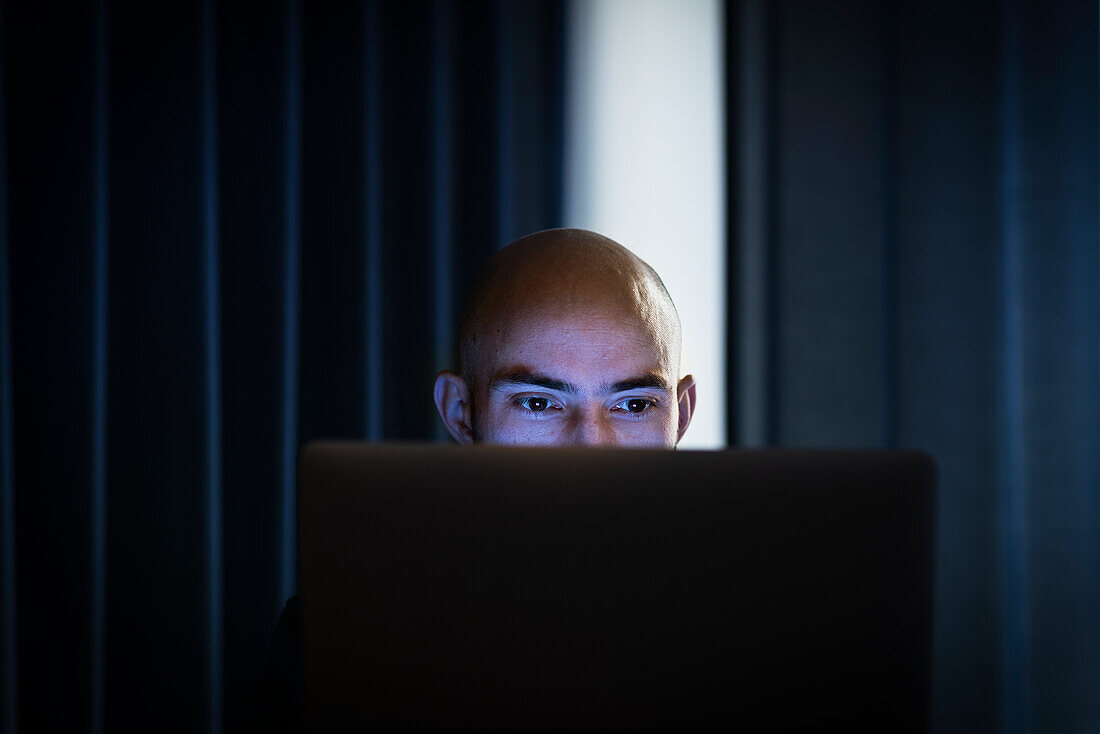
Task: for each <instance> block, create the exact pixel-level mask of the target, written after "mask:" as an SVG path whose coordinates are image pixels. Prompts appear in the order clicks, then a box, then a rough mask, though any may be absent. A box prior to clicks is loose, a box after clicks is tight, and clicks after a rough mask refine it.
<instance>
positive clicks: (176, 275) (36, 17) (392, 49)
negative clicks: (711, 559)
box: [0, 0, 564, 732]
mask: <svg viewBox="0 0 1100 734" xmlns="http://www.w3.org/2000/svg"><path fill="white" fill-rule="evenodd" d="M73 5H74V6H73V7H68V5H66V7H64V8H60V7H56V6H54V5H52V4H49V3H27V2H23V3H20V2H5V3H3V6H2V11H0V49H2V53H0V64H2V65H3V69H2V74H0V105H2V108H0V156H3V157H0V186H2V187H3V188H2V189H0V194H2V195H0V207H2V208H0V238H2V239H0V257H2V258H3V260H2V261H0V266H2V267H0V309H2V311H0V360H2V361H0V368H2V369H0V377H2V381H0V382H2V384H0V389H2V399H3V405H2V410H0V418H2V428H3V434H2V444H3V445H2V447H0V448H2V459H3V473H2V480H3V484H2V498H0V499H2V504H0V510H2V513H3V515H2V518H0V519H2V526H0V527H2V530H3V544H2V548H0V549H2V551H3V557H2V566H0V571H2V572H3V577H2V604H0V612H2V615H3V618H2V622H3V629H2V633H3V636H2V640H0V642H2V644H3V657H2V659H0V664H2V674H3V690H2V701H0V710H2V712H3V714H2V716H0V730H3V731H7V732H14V731H16V729H17V728H18V729H19V730H21V731H94V732H99V731H123V730H131V729H138V728H139V727H142V728H150V729H153V730H157V731H177V730H178V731H222V730H227V731H238V730H240V729H241V728H242V727H243V726H244V725H245V722H246V721H247V719H248V717H249V716H250V707H251V705H252V697H253V692H254V688H255V685H256V682H257V679H258V672H259V669H260V667H261V665H262V663H263V659H264V656H265V654H266V651H267V647H268V644H269V641H270V639H271V632H272V630H273V629H274V623H275V619H276V616H277V615H278V613H279V611H280V608H281V606H282V603H283V601H284V600H285V599H286V597H287V596H288V595H290V594H291V593H293V592H294V591H295V587H296V579H295V562H294V558H295V533H294V528H295V512H294V456H295V451H296V449H297V447H298V446H299V445H300V444H301V443H302V442H304V441H306V440H309V439H310V438H313V437H319V436H329V437H348V438H370V439H389V440H432V439H434V438H438V437H439V436H440V432H439V430H438V429H437V427H436V423H437V418H436V416H435V415H434V408H433V406H432V403H431V398H430V391H431V383H432V379H433V377H434V374H435V372H436V371H437V370H438V369H440V368H442V367H446V366H453V364H454V361H453V358H452V346H451V345H452V337H453V332H454V328H455V320H456V316H457V313H458V309H459V308H460V306H461V302H462V299H463V297H464V289H465V287H466V285H467V284H468V283H469V281H470V279H471V276H472V274H473V270H474V268H475V267H476V266H477V265H478V264H479V263H480V262H481V261H482V260H483V259H484V258H485V256H486V255H488V254H489V253H490V252H492V251H494V250H495V249H496V248H498V247H499V246H500V245H502V244H503V243H506V242H508V241H510V240H512V239H514V238H515V237H517V236H519V235H520V234H523V233H526V232H529V231H533V230H536V229H541V228H545V227H549V226H555V225H557V224H558V223H559V219H560V208H561V207H560V199H561V169H562V163H561V150H562V71H561V70H562V48H563V17H564V15H563V10H562V8H561V6H560V4H559V3H557V2H552V1H549V0H546V1H543V0H528V1H525V2H485V1H479V0H473V1H464V2H447V1H446V0H439V1H437V2H431V1H421V2H415V1H414V2H410V1H408V0H402V1H401V2H397V1H396V0H395V1H394V2H366V3H359V4H351V3H333V4H331V5H326V4H325V3H315V2H301V0H283V1H282V2H275V3H247V2H240V1H236V0H224V1H221V2H213V0H207V1H206V2H200V1H196V2H176V3H132V4H124V3H111V4H110V5H109V6H108V4H107V2H106V0H103V1H101V2H100V3H99V4H73Z"/></svg>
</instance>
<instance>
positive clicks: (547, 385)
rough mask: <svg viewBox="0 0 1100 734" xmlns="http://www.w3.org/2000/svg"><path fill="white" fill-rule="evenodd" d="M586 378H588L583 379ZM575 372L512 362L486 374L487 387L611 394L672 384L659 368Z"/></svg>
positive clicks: (669, 389) (665, 388) (664, 388)
mask: <svg viewBox="0 0 1100 734" xmlns="http://www.w3.org/2000/svg"><path fill="white" fill-rule="evenodd" d="M586 378H587V379H586ZM592 378H593V376H592V375H587V374H585V375H579V376H578V375H575V374H573V373H572V372H571V371H570V370H568V369H566V370H559V372H556V373H555V372H543V371H539V370H537V369H533V368H531V367H529V366H527V365H525V364H511V365H506V366H504V367H501V368H500V369H498V370H497V371H496V372H495V373H494V374H493V375H492V376H491V377H490V378H489V384H488V386H489V389H490V390H498V389H509V388H514V387H541V388H544V389H546V390H554V391H558V392H563V393H572V394H577V393H582V392H586V391H593V392H597V393H601V394H613V393H619V392H626V391H629V390H641V389H648V390H659V391H662V392H668V393H671V392H672V391H673V389H674V386H673V384H672V382H671V380H670V378H669V376H668V375H667V374H665V373H664V372H663V371H660V370H646V371H642V372H629V371H623V372H621V374H619V373H616V372H615V371H614V370H608V371H607V372H606V373H605V374H600V375H597V376H595V378H596V379H595V380H593V379H592Z"/></svg>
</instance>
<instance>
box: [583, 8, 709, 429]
mask: <svg viewBox="0 0 1100 734" xmlns="http://www.w3.org/2000/svg"><path fill="white" fill-rule="evenodd" d="M721 13H722V7H721V5H720V3H719V2H718V1H717V0H583V1H581V2H573V3H571V5H570V8H569V17H568V30H567V32H568V38H569V44H568V47H567V52H568V54H569V55H568V58H567V59H566V105H567V109H566V133H565V135H566V155H565V195H564V200H565V216H564V223H565V224H566V226H570V227H583V228H586V229H592V230H595V231H597V232H600V233H601V234H605V235H607V236H608V237H611V238H612V239H614V240H616V241H618V242H621V243H622V244H623V245H625V246H627V247H629V248H630V249H631V250H633V251H634V252H635V253H637V254H638V255H639V256H640V257H641V258H642V259H644V260H646V261H647V262H648V263H649V264H650V265H652V266H653V267H654V268H655V269H656V270H657V272H658V273H659V274H660V275H661V278H662V279H663V280H664V282H665V285H666V286H667V287H668V290H669V293H671V294H672V298H673V300H674V301H675V302H676V307H677V309H678V310H679V312H680V319H681V321H682V322H683V326H684V349H683V358H682V363H681V371H682V373H684V374H687V373H690V374H692V375H694V376H695V380H696V383H697V385H698V388H697V389H698V404H697V406H696V411H695V417H694V419H693V420H692V425H691V428H690V429H689V430H688V432H687V434H686V435H685V437H684V440H683V441H682V442H681V443H680V446H681V447H684V448H717V447H721V446H724V445H725V444H726V364H725V361H726V357H725V340H726V328H725V326H726V324H725V321H726V283H725V273H726V243H725V239H726V238H725V170H724V168H725V140H724V135H725V121H724V112H723V89H724V86H723V85H724V80H723V54H722V50H723V39H722V15H721Z"/></svg>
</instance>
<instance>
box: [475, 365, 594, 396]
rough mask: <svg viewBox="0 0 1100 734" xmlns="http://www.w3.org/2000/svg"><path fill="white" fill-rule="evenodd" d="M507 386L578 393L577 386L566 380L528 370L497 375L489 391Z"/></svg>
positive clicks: (491, 382)
mask: <svg viewBox="0 0 1100 734" xmlns="http://www.w3.org/2000/svg"><path fill="white" fill-rule="evenodd" d="M507 385H532V386H534V387H541V388H543V389H544V390H555V391H557V392H564V393H570V394H575V393H576V392H577V386H576V385H573V384H571V383H568V382H566V381H565V380H559V379H557V378H554V377H550V376H548V375H544V374H541V373H538V372H528V371H527V370H516V371H513V372H506V373H504V374H502V375H497V376H496V377H494V378H493V379H492V380H491V381H490V382H489V389H490V390H496V389H497V388H500V387H504V386H507Z"/></svg>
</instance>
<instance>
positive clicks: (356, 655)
mask: <svg viewBox="0 0 1100 734" xmlns="http://www.w3.org/2000/svg"><path fill="white" fill-rule="evenodd" d="M932 476H933V468H932V465H931V462H930V461H929V460H928V459H927V457H924V456H923V455H920V454H910V453H895V454H881V453H851V452H848V453H833V452H829V453H823V452H818V453H807V452H760V453H753V452H699V453H695V452H664V451H592V450H588V451H584V450H580V451H577V450H574V451H562V450H505V449H496V450H493V449H470V450H462V449H448V448H439V447H412V446H405V447H378V446H373V447H367V446H348V445H317V446H313V447H311V448H310V449H307V450H306V452H304V454H303V457H302V495H301V505H302V513H303V515H302V532H303V556H302V572H303V617H304V619H305V624H306V629H305V641H306V650H305V652H306V674H307V694H308V704H309V717H310V721H311V727H312V728H314V729H315V730H330V729H333V728H337V729H338V728H341V727H343V726H345V725H346V726H348V727H358V726H371V725H374V726H384V727H387V728H389V729H404V728H416V729H420V730H423V729H453V728H456V727H457V728H477V729H483V730H501V731H513V730H532V729H540V730H549V729H561V728H566V727H568V728H578V727H585V728H589V727H591V728H600V729H605V730H606V729H612V730H627V729H637V728H654V727H657V728H671V727H674V726H676V727H679V726H684V725H686V724H701V723H703V722H707V723H714V722H724V723H726V724H728V725H729V726H730V727H733V728H739V727H742V726H757V727H764V728H768V729H773V730H776V729H798V728H801V727H804V726H810V725H817V724H822V723H834V724H844V725H846V726H848V727H851V728H867V729H870V728H882V727H885V728H887V729H890V730H893V731H899V730H900V731H906V730H913V731H919V730H923V728H924V726H925V719H926V708H927V694H928V657H929V639H930V632H929V626H930V596H931V593H930V583H931V576H930V559H931V554H930V545H931V528H932V526H931V518H932V502H931V485H932V481H933V480H932Z"/></svg>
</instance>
